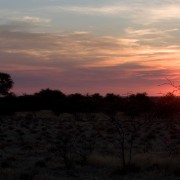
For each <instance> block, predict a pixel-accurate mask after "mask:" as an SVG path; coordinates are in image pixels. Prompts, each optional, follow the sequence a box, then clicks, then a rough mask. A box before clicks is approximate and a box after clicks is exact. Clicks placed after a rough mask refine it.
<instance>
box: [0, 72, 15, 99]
mask: <svg viewBox="0 0 180 180" xmlns="http://www.w3.org/2000/svg"><path fill="white" fill-rule="evenodd" d="M13 84H14V82H13V80H12V79H11V76H10V75H9V74H7V73H2V72H0V95H3V96H5V95H8V94H9V90H10V89H11V88H12V87H13Z"/></svg>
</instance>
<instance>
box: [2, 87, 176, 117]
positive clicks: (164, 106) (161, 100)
mask: <svg viewBox="0 0 180 180" xmlns="http://www.w3.org/2000/svg"><path fill="white" fill-rule="evenodd" d="M40 110H51V111H53V112H54V113H55V114H56V115H59V114H61V113H77V112H79V113H99V112H102V113H106V114H112V113H116V112H124V113H126V114H127V115H129V116H138V115H140V114H142V113H154V114H156V115H157V116H161V117H167V116H172V115H174V114H176V113H178V112H180V98H179V97H177V96H174V95H173V94H171V93H168V94H167V95H165V96H161V97H149V96H147V94H146V93H137V94H131V95H129V96H125V97H124V96H120V95H116V94H113V93H109V94H106V95H105V96H102V95H100V94H98V93H95V94H92V95H88V94H87V95H82V94H79V93H75V94H70V95H65V94H64V93H62V92H61V91H59V90H51V89H42V90H41V91H39V92H37V93H34V94H33V95H21V96H16V95H14V94H10V95H9V96H5V97H0V114H1V115H11V114H14V113H15V112H25V111H40Z"/></svg>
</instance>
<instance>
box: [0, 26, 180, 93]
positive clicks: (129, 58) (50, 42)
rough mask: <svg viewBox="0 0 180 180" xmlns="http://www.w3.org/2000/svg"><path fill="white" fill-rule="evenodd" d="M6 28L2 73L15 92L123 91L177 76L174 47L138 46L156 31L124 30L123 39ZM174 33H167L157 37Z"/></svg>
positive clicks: (0, 36) (0, 29)
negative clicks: (10, 80) (9, 77)
mask: <svg viewBox="0 0 180 180" xmlns="http://www.w3.org/2000/svg"><path fill="white" fill-rule="evenodd" d="M8 25H9V26H8V31H4V29H5V28H7V25H6V24H5V25H1V26H0V40H1V42H2V43H1V44H0V59H1V60H0V61H1V69H2V70H4V71H7V72H10V73H11V74H12V75H13V77H14V78H15V82H16V86H15V91H18V92H19V91H22V90H23V89H24V91H27V92H33V91H35V90H38V89H41V88H46V87H47V86H48V87H50V88H60V89H62V90H63V91H65V92H72V89H73V90H74V91H77V92H95V87H97V90H96V92H97V91H99V92H102V93H105V92H108V91H111V89H113V88H114V89H115V90H116V92H118V91H120V90H121V92H122V91H125V87H126V88H129V89H130V90H134V91H139V90H140V89H142V86H143V87H144V86H147V87H149V86H150V84H151V85H152V84H153V85H154V86H156V84H160V82H161V81H162V80H163V78H165V77H171V78H177V77H178V76H179V73H178V71H179V70H180V64H179V53H180V51H179V46H178V45H166V46H162V45H161V46H158V45H155V46H154V45H149V44H141V38H142V39H143V38H145V37H146V36H147V35H151V34H153V33H155V29H132V28H128V29H127V30H126V31H125V34H124V36H118V37H115V36H97V35H94V34H93V33H92V32H89V31H74V32H62V33H35V32H31V31H29V30H26V29H24V30H23V31H15V30H14V29H16V28H17V29H18V28H19V29H21V26H19V24H15V23H14V24H13V23H12V24H10V23H9V24H8ZM15 25H16V26H15ZM174 31H176V30H174V29H167V30H165V31H164V32H162V36H163V37H164V36H166V35H167V34H169V33H171V32H174ZM141 33H142V35H141ZM157 34H158V35H159V34H160V31H157ZM146 38H147V37H146ZM172 58H173V60H172ZM172 61H173V63H172ZM175 67H176V70H175V71H174V68H175ZM38 82H39V83H38ZM33 83H34V84H33ZM138 86H139V87H138ZM107 87H109V88H107ZM18 88H19V89H18ZM106 88H107V89H106ZM28 89H29V90H28ZM126 90H127V89H126ZM142 90H143V89H142Z"/></svg>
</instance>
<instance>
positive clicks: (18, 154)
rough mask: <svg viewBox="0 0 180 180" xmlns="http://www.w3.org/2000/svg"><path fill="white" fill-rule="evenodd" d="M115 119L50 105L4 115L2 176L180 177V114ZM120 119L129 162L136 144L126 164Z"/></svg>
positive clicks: (0, 126) (42, 179) (50, 179)
mask: <svg viewBox="0 0 180 180" xmlns="http://www.w3.org/2000/svg"><path fill="white" fill-rule="evenodd" d="M115 119H116V122H117V123H119V124H117V123H116V122H113V121H112V119H111V118H109V117H108V116H106V115H104V114H100V113H99V114H61V115H60V116H58V117H57V116H54V115H53V114H52V113H51V112H48V111H42V112H38V113H30V112H28V113H17V114H16V115H14V116H11V117H8V116H6V117H0V167H1V168H0V179H2V180H3V179H4V180H5V179H6V180H19V179H27V180H28V179H31V180H37V179H38V180H56V179H112V180H116V179H123V180H129V179H145V180H146V179H147V180H152V179H154V180H155V179H158V180H159V179H167V180H171V179H172V180H174V179H180V156H179V153H180V151H179V150H180V149H179V147H180V140H179V134H180V123H179V118H178V117H176V118H168V119H160V118H156V117H153V116H149V115H143V116H141V117H138V118H133V119H132V118H129V117H127V116H125V115H123V114H122V113H119V114H118V115H116V116H115ZM118 125H120V126H121V127H120V130H123V138H124V139H123V140H124V142H125V143H124V150H125V158H126V163H128V162H129V157H130V156H129V152H130V147H131V145H132V158H131V166H130V167H129V169H128V170H123V169H122V151H121V150H122V146H121V142H122V131H121V132H119V131H118V130H119V129H118V128H117V126H118ZM132 137H133V141H132ZM132 142H133V143H132Z"/></svg>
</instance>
